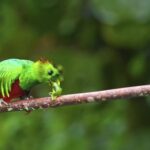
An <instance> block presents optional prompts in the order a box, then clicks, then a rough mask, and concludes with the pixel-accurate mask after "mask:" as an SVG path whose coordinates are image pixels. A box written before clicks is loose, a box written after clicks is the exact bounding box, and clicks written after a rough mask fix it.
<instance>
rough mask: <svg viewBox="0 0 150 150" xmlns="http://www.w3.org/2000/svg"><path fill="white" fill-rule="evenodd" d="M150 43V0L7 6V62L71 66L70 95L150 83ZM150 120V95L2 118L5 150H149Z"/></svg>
mask: <svg viewBox="0 0 150 150" xmlns="http://www.w3.org/2000/svg"><path fill="white" fill-rule="evenodd" d="M149 43H150V1H149V0H63V1H61V0H36V1H33V0H25V1H23V0H13V1H11V0H0V59H1V60H3V59H8V58H24V59H30V60H37V59H39V58H40V57H44V58H47V59H49V60H52V62H54V63H56V64H61V65H63V66H64V78H65V80H64V83H63V85H62V86H63V89H64V90H63V94H68V93H77V92H85V91H86V92H87V91H95V90H104V89H110V88H118V87H125V86H133V85H142V84H148V83H149V81H150V72H149V70H150V65H149V59H150V44H149ZM48 92H49V88H48V86H47V85H40V86H37V87H36V88H34V89H33V91H32V94H33V96H34V97H44V96H48ZM149 120H150V101H149V98H148V97H146V98H135V99H132V100H129V99H128V100H116V101H110V102H104V103H101V104H83V105H78V106H67V107H62V108H56V109H46V110H45V111H44V110H37V111H34V112H32V113H31V114H29V115H25V112H13V113H1V115H0V126H1V127H0V150H10V149H11V150H27V149H32V150H70V149H71V150H100V149H101V150H133V149H136V150H148V149H149V147H150V142H149V139H150V121H149Z"/></svg>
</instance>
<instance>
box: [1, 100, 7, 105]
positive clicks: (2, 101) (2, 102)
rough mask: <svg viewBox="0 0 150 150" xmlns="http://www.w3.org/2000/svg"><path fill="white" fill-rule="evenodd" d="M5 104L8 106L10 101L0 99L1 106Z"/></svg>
mask: <svg viewBox="0 0 150 150" xmlns="http://www.w3.org/2000/svg"><path fill="white" fill-rule="evenodd" d="M3 105H5V106H8V103H7V102H5V101H4V100H3V99H0V106H3Z"/></svg>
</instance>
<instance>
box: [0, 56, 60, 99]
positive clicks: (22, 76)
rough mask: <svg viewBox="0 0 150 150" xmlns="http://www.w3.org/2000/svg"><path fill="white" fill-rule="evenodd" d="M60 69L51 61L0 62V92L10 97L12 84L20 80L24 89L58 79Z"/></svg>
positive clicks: (13, 60) (20, 60)
mask: <svg viewBox="0 0 150 150" xmlns="http://www.w3.org/2000/svg"><path fill="white" fill-rule="evenodd" d="M58 77H59V71H58V69H57V68H55V67H54V66H53V65H52V64H51V63H50V62H48V61H44V60H39V61H36V62H33V61H30V60H22V59H8V60H4V61H1V62H0V93H1V95H2V96H3V97H5V96H7V97H9V93H10V91H11V87H12V84H13V83H14V82H15V81H16V80H19V85H20V87H21V88H22V89H23V90H30V89H31V88H32V87H33V86H34V85H36V84H39V83H43V82H52V81H53V82H55V81H57V80H58Z"/></svg>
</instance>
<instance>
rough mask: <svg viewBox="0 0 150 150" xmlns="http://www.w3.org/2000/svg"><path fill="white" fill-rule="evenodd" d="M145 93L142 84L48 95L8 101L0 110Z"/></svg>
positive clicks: (147, 91)
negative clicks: (52, 97)
mask: <svg viewBox="0 0 150 150" xmlns="http://www.w3.org/2000/svg"><path fill="white" fill-rule="evenodd" d="M147 95H150V85H142V86H134V87H125V88H118V89H111V90H103V91H96V92H87V93H76V94H68V95H62V96H60V97H58V98H56V100H51V99H50V97H44V98H35V99H29V100H20V101H16V102H12V103H9V104H8V105H6V104H3V105H1V106H0V112H11V111H22V110H26V111H29V110H36V109H45V108H49V107H60V106H66V105H75V104H82V103H91V102H102V101H108V100H116V99H126V98H133V97H141V96H147Z"/></svg>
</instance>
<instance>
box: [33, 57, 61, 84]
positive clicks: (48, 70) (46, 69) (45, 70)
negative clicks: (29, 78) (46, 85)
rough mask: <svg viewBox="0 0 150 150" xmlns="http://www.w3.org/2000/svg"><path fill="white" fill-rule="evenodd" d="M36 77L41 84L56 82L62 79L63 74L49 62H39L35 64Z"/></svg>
mask: <svg viewBox="0 0 150 150" xmlns="http://www.w3.org/2000/svg"><path fill="white" fill-rule="evenodd" d="M34 68H36V69H35V70H36V75H37V79H38V81H39V82H55V81H57V80H59V79H60V77H61V73H60V71H59V69H58V68H57V67H54V65H53V64H52V63H50V62H49V61H48V60H43V59H41V60H38V61H36V62H35V63H34Z"/></svg>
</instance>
